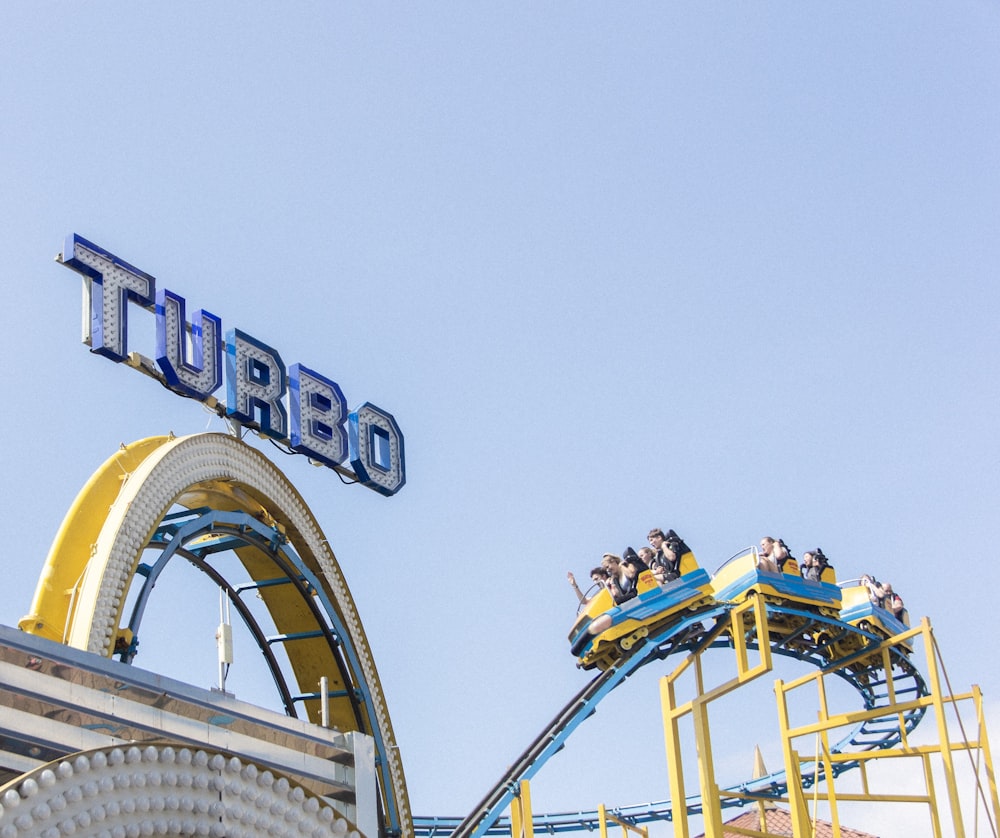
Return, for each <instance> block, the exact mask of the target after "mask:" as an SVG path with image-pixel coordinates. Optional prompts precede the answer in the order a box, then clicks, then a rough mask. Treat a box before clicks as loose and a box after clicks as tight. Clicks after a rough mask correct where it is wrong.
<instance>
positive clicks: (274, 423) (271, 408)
mask: <svg viewBox="0 0 1000 838" xmlns="http://www.w3.org/2000/svg"><path fill="white" fill-rule="evenodd" d="M285 389H286V388H285V365H284V364H283V363H282V361H281V356H280V355H279V354H278V353H277V351H276V350H274V349H272V348H271V347H270V346H268V345H267V344H266V343H261V342H260V341H259V340H256V339H255V338H252V337H250V335H248V334H246V333H245V332H241V331H240V330H239V329H230V330H229V332H228V333H227V334H226V391H227V393H228V399H227V402H228V404H227V406H226V413H227V414H228V415H230V416H234V417H235V418H236V419H238V420H239V421H240V422H243V423H244V424H246V425H252V426H254V427H256V428H258V430H259V431H260V432H261V433H262V434H265V435H266V436H270V437H274V438H275V439H284V438H285V437H286V436H288V414H287V413H286V412H285V407H284V405H283V404H282V403H281V400H282V399H283V398H284V396H285ZM257 415H259V416H260V421H259V423H258V420H257Z"/></svg>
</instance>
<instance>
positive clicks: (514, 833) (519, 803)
mask: <svg viewBox="0 0 1000 838" xmlns="http://www.w3.org/2000/svg"><path fill="white" fill-rule="evenodd" d="M510 835H511V838H534V835H535V825H534V822H533V819H532V816H531V785H530V784H529V782H528V781H527V780H522V781H521V785H520V790H519V791H518V794H517V795H516V796H515V797H514V799H513V800H512V801H511V802H510Z"/></svg>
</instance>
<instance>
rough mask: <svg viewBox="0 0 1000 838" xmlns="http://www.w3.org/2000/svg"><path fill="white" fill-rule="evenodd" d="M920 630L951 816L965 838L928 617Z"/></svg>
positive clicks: (957, 837) (958, 833)
mask: <svg viewBox="0 0 1000 838" xmlns="http://www.w3.org/2000/svg"><path fill="white" fill-rule="evenodd" d="M920 630H921V633H922V634H923V638H924V652H925V654H926V656H927V680H928V681H929V682H930V688H931V700H932V701H933V703H934V715H935V717H936V719H937V728H938V740H939V741H938V744H939V746H940V748H941V761H942V762H943V763H944V779H945V785H946V786H947V787H948V802H949V803H950V804H951V816H952V820H953V821H954V823H955V838H965V826H964V825H963V824H962V804H961V802H960V801H959V798H958V784H957V783H956V782H955V763H954V761H953V760H952V757H951V740H950V739H949V737H948V719H947V718H946V717H945V703H944V698H943V697H942V692H941V679H940V676H939V673H938V655H937V643H936V642H935V640H934V635H933V634H932V633H931V623H930V620H928V619H927V618H926V617H924V618H923V619H921V621H920Z"/></svg>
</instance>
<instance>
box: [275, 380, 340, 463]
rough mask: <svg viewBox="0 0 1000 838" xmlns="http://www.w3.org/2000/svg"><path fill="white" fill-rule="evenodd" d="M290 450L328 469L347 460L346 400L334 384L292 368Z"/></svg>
mask: <svg viewBox="0 0 1000 838" xmlns="http://www.w3.org/2000/svg"><path fill="white" fill-rule="evenodd" d="M288 394H289V395H288V407H289V410H291V414H292V433H291V437H290V440H289V441H290V443H291V446H292V450H294V451H298V452H299V453H301V454H306V455H308V456H309V457H312V459H314V460H316V461H318V462H321V463H323V464H325V465H328V466H336V465H340V463H342V462H344V459H345V458H346V457H347V431H346V430H345V429H344V422H346V421H347V400H346V399H345V398H344V393H343V391H342V390H341V389H340V385H339V384H337V382H336V381H331V380H330V379H329V378H324V377H323V376H322V375H320V374H319V373H316V372H313V371H312V370H310V369H307V368H306V367H304V366H302V364H292V366H291V367H290V368H289V370H288Z"/></svg>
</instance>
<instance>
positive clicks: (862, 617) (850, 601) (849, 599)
mask: <svg viewBox="0 0 1000 838" xmlns="http://www.w3.org/2000/svg"><path fill="white" fill-rule="evenodd" d="M840 587H841V592H842V594H843V605H842V606H841V609H840V619H841V620H843V621H844V622H845V623H850V624H851V625H852V626H857V627H858V628H859V629H861V630H862V631H870V632H872V633H874V634H878V635H880V636H882V637H883V638H885V639H886V640H888V639H889V638H892V637H895V636H896V635H897V634H902V633H903V632H904V631H908V630H909V628H910V615H909V614H908V613H907V611H906V609H905V608H904V609H903V613H902V619H900V618H899V617H897V616H896V615H895V614H893V613H892V612H891V611H888V610H886V609H885V608H882V607H881V606H878V605H876V604H875V603H873V602H872V601H871V598H870V597H869V595H868V588H867V586H866V585H863V584H862V582H861V580H860V579H851V580H850V581H847V582H841V584H840ZM898 645H899V647H900V648H901V649H902V650H903V651H904V652H905V653H906V654H909V653H910V652H912V651H913V640H912V639H909V640H903V641H901V642H900V643H899V644H898Z"/></svg>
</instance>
